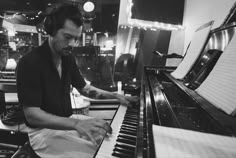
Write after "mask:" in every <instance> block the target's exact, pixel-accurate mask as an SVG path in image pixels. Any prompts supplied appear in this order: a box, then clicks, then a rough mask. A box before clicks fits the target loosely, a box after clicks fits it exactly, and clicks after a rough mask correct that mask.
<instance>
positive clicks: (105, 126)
mask: <svg viewBox="0 0 236 158" xmlns="http://www.w3.org/2000/svg"><path fill="white" fill-rule="evenodd" d="M104 129H105V130H106V131H107V132H108V133H110V134H111V133H112V128H111V126H110V125H109V123H108V122H106V123H105V125H104Z"/></svg>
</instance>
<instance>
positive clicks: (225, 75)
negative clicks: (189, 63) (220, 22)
mask: <svg viewBox="0 0 236 158" xmlns="http://www.w3.org/2000/svg"><path fill="white" fill-rule="evenodd" d="M235 52H236V36H235V35H234V37H233V38H232V40H231V42H230V43H229V45H228V46H227V47H226V49H225V51H224V52H223V54H222V55H221V56H220V58H219V60H218V61H217V63H216V65H215V67H214V68H213V70H212V72H211V73H210V74H209V76H208V77H207V78H206V80H205V81H204V82H203V83H202V84H201V86H200V87H199V88H198V89H197V90H196V91H197V92H198V93H199V94H200V95H201V96H203V97H204V98H205V99H207V100H208V101H209V102H211V103H212V104H213V105H215V106H216V107H218V108H220V109H222V110H223V111H225V112H226V113H227V114H229V115H234V114H235V111H236V99H235V96H236V53H235Z"/></svg>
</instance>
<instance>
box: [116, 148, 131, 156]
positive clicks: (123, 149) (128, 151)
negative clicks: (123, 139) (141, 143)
mask: <svg viewBox="0 0 236 158" xmlns="http://www.w3.org/2000/svg"><path fill="white" fill-rule="evenodd" d="M113 151H118V152H120V153H124V154H128V155H133V156H134V154H135V153H134V151H131V150H127V149H125V148H120V147H115V149H113Z"/></svg>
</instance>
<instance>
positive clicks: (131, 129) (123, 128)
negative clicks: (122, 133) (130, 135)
mask: <svg viewBox="0 0 236 158" xmlns="http://www.w3.org/2000/svg"><path fill="white" fill-rule="evenodd" d="M121 129H122V130H127V131H130V132H135V133H136V132H137V129H133V128H128V127H121Z"/></svg>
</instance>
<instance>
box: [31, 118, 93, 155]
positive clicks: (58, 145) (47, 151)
mask: <svg viewBox="0 0 236 158" xmlns="http://www.w3.org/2000/svg"><path fill="white" fill-rule="evenodd" d="M72 117H73V118H78V119H86V118H91V117H88V116H85V115H72ZM28 136H29V140H30V145H31V146H32V148H33V150H34V151H35V153H36V154H37V155H38V156H40V157H41V158H92V157H93V156H94V154H95V152H96V150H97V147H96V146H94V145H93V143H92V142H91V141H88V140H86V139H83V138H81V136H80V135H79V133H78V132H76V131H73V130H52V129H46V128H43V129H39V128H37V129H33V128H28Z"/></svg>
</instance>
